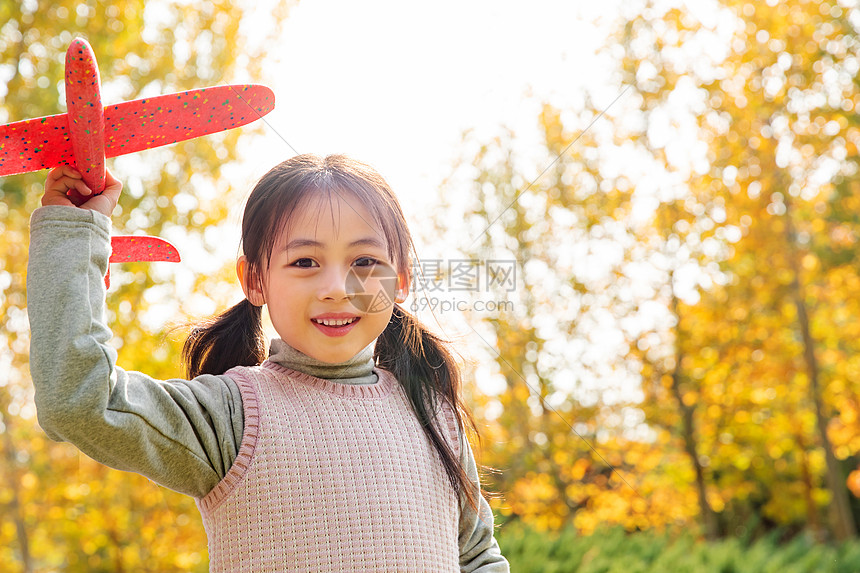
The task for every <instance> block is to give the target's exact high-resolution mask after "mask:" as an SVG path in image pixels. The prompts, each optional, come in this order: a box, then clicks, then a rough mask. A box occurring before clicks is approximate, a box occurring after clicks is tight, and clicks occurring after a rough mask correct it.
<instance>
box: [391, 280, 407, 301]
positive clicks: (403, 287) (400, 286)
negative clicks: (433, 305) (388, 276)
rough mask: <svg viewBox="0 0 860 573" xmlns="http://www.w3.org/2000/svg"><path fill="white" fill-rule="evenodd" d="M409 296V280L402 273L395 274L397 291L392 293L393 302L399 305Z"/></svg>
mask: <svg viewBox="0 0 860 573" xmlns="http://www.w3.org/2000/svg"><path fill="white" fill-rule="evenodd" d="M407 296H409V280H407V278H406V275H405V274H403V273H398V274H397V290H396V291H395V292H394V302H396V303H397V304H401V303H402V302H404V301H405V300H406V297H407Z"/></svg>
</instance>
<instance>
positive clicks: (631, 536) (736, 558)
mask: <svg viewBox="0 0 860 573" xmlns="http://www.w3.org/2000/svg"><path fill="white" fill-rule="evenodd" d="M496 538H497V539H498V541H499V546H500V547H501V549H502V554H503V555H504V556H505V557H506V558H507V559H508V561H509V562H510V564H511V571H512V572H514V573H666V572H672V573H858V572H860V541H851V542H847V543H843V544H840V545H828V544H818V543H815V542H814V541H812V540H811V539H809V538H808V537H804V536H798V537H795V538H794V539H792V540H791V541H789V542H787V543H780V542H779V532H773V533H771V534H770V535H768V536H765V537H762V538H760V539H757V540H755V541H748V540H745V539H734V538H730V539H723V540H720V541H717V542H713V543H708V542H705V541H702V540H698V539H695V538H694V536H693V535H692V534H690V533H686V534H682V535H680V536H677V537H674V538H672V537H670V536H668V535H666V534H660V533H655V532H639V533H627V532H625V531H624V529H623V528H607V529H603V530H601V531H598V532H596V533H594V534H593V535H589V536H580V535H577V534H576V532H575V531H574V530H573V529H572V528H570V529H567V530H565V531H562V532H561V533H555V534H550V533H542V532H538V531H535V530H533V529H531V528H529V527H527V526H525V525H523V524H522V523H520V522H511V523H508V524H506V525H504V526H502V527H501V528H499V530H497V533H496Z"/></svg>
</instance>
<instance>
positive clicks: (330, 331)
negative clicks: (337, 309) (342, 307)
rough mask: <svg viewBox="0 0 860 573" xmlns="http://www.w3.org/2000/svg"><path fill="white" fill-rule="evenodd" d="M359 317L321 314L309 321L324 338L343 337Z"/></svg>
mask: <svg viewBox="0 0 860 573" xmlns="http://www.w3.org/2000/svg"><path fill="white" fill-rule="evenodd" d="M359 320H361V319H360V318H359V317H357V316H354V315H348V314H334V313H332V314H322V315H320V316H317V317H315V318H312V319H311V322H312V323H313V325H314V326H316V327H317V329H319V331H320V332H322V333H323V334H325V335H326V336H344V335H345V334H347V333H348V332H349V331H350V330H352V329H353V327H354V326H355V325H356V323H357V322H358V321H359Z"/></svg>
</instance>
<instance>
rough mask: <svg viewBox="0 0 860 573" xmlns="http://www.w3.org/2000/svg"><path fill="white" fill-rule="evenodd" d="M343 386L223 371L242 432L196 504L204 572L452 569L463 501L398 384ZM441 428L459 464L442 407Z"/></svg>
mask: <svg viewBox="0 0 860 573" xmlns="http://www.w3.org/2000/svg"><path fill="white" fill-rule="evenodd" d="M374 372H376V374H377V376H378V377H379V379H378V381H377V382H376V383H375V384H366V385H353V384H341V383H337V382H331V381H328V380H323V379H321V378H315V377H313V376H310V375H308V374H304V373H301V372H297V371H294V370H290V369H287V368H284V367H283V366H280V365H279V364H276V363H274V362H271V361H268V360H267V361H266V362H264V363H263V364H262V365H261V366H258V367H251V368H248V367H238V368H234V369H232V370H230V371H229V372H227V375H228V376H230V377H231V378H232V379H233V380H235V381H236V383H237V385H238V386H239V389H240V391H241V394H242V403H243V410H244V416H245V428H244V432H243V437H242V443H241V446H240V449H239V453H238V455H237V457H236V460H235V461H234V462H233V465H232V466H231V468H230V470H229V471H228V472H227V475H226V476H225V477H224V479H223V480H221V482H220V483H219V484H218V485H217V486H215V488H214V489H213V490H212V491H211V492H209V493H208V494H207V495H206V496H205V497H203V498H201V499H198V500H197V506H198V508H199V509H200V513H201V515H202V517H203V525H204V527H205V529H206V535H207V537H208V541H209V559H210V571H211V572H212V573H219V572H222V571H224V572H249V573H250V572H276V571H277V572H283V571H308V572H310V571H312V572H315V573H317V572H330V571H350V572H360V571H367V572H371V571H373V572H380V571H385V572H389V571H391V572H394V571H422V572H423V571H459V543H458V531H459V503H458V501H457V499H456V496H455V494H454V491H453V489H452V488H451V485H450V482H449V481H448V477H447V474H446V473H445V469H444V467H443V465H442V463H441V461H440V459H439V457H438V454H437V453H436V451H435V449H434V448H433V446H432V444H431V442H430V441H429V440H428V439H427V438H426V436H425V434H424V431H423V430H422V427H421V424H420V423H419V422H418V420H417V418H416V417H415V415H414V414H413V413H412V411H411V409H410V406H409V402H408V398H407V396H406V394H405V392H404V390H403V388H402V387H401V385H400V384H399V383H398V382H397V380H396V379H395V378H394V376H393V375H392V374H391V373H390V372H387V371H385V370H381V369H378V368H375V369H374ZM436 421H437V424H436V427H437V428H439V429H440V433H441V434H442V436H443V437H444V438H445V439H446V440H449V442H448V443H449V444H450V445H451V446H452V449H453V451H454V453H455V456H459V447H458V446H459V442H458V439H457V426H456V422H455V420H454V417H453V413H451V411H450V409H449V408H446V409H445V415H442V416H438V415H437V418H436Z"/></svg>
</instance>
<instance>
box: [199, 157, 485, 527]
mask: <svg viewBox="0 0 860 573" xmlns="http://www.w3.org/2000/svg"><path fill="white" fill-rule="evenodd" d="M332 192H334V193H349V194H350V195H352V196H353V197H355V198H356V199H357V200H358V201H359V202H360V203H361V204H362V205H364V206H365V207H366V208H367V209H368V211H369V212H370V213H371V215H372V216H373V218H374V220H375V222H376V223H377V225H378V227H379V228H381V229H382V231H383V233H384V235H385V243H386V244H387V245H388V249H389V255H390V257H391V259H392V262H393V263H394V266H395V267H396V269H397V272H398V274H401V275H403V276H404V277H406V278H407V281H409V280H410V279H411V268H410V267H411V265H410V259H409V254H410V253H411V252H414V244H413V242H412V236H411V234H410V233H409V229H408V228H407V226H406V218H405V217H404V216H403V211H402V210H401V209H400V204H399V203H398V201H397V198H396V197H395V196H394V193H393V192H392V190H391V188H390V187H389V186H388V183H386V181H385V179H383V178H382V176H381V175H380V174H379V173H378V172H377V171H376V170H375V169H373V168H372V167H371V166H369V165H367V164H365V163H362V162H360V161H357V160H354V159H351V158H349V157H346V156H344V155H329V156H327V157H325V158H322V157H319V156H316V155H311V154H306V155H299V156H296V157H293V158H291V159H288V160H287V161H284V162H283V163H281V164H279V165H277V166H275V167H274V168H273V169H271V170H270V171H269V172H268V173H266V174H265V175H264V176H263V177H262V178H261V179H260V181H259V182H258V183H257V185H256V186H255V187H254V190H253V191H252V192H251V195H250V197H249V198H248V203H247V204H246V206H245V214H244V216H243V218H242V246H243V250H244V254H245V257H246V258H247V271H246V272H247V273H248V281H249V283H251V284H254V283H256V284H258V285H261V284H262V282H261V281H262V278H263V276H264V271H265V269H266V268H267V266H268V263H269V259H270V257H271V254H272V250H273V249H274V246H275V241H276V239H277V238H278V236H279V235H280V234H281V232H282V231H283V230H284V228H285V227H286V225H287V224H288V222H289V221H290V219H291V217H292V216H293V214H294V213H295V212H296V209H297V208H299V207H300V206H303V205H304V203H303V201H304V200H305V199H307V198H310V197H313V196H315V194H316V195H319V194H330V193H332ZM182 355H183V359H184V362H185V364H186V366H187V374H188V376H189V378H193V377H195V376H199V375H200V374H222V373H224V372H226V371H227V370H229V369H230V368H232V367H234V366H255V365H258V364H260V363H261V362H262V361H263V360H265V358H266V340H265V336H264V334H263V327H262V316H261V309H260V307H256V306H254V305H252V304H251V303H250V302H249V301H248V300H247V299H245V300H243V301H242V302H240V303H239V304H237V305H236V306H234V307H232V308H231V309H229V310H227V311H226V312H224V313H223V314H221V315H219V316H217V317H216V318H214V319H212V320H210V321H208V322H206V323H204V324H201V325H199V326H197V327H196V328H194V329H193V330H192V332H191V335H190V336H189V337H188V339H187V340H186V341H185V346H184V348H183V351H182ZM373 358H374V360H375V361H376V365H377V366H378V367H380V368H384V369H385V370H388V371H389V372H391V373H392V374H393V375H394V377H395V378H396V379H397V381H398V382H399V383H400V385H401V386H402V387H403V389H404V390H405V392H406V395H407V396H408V398H409V403H410V405H411V407H412V411H413V413H414V414H415V416H416V417H417V419H418V421H419V422H420V423H421V425H422V426H423V428H424V433H425V435H426V436H427V438H428V439H429V440H430V443H431V444H432V445H433V447H434V448H435V450H436V452H437V453H438V455H439V458H440V459H441V461H442V464H443V466H444V467H445V472H446V473H447V475H448V480H449V481H450V483H451V486H452V487H453V489H454V491H455V493H456V494H457V495H458V496H463V495H465V498H466V500H467V501H468V503H469V505H470V506H472V508H473V509H474V510H476V511H477V509H478V504H477V498H476V497H475V494H474V492H473V491H472V486H471V484H470V481H469V478H468V476H467V474H466V473H465V468H463V467H462V465H461V464H460V460H459V459H458V458H457V456H455V455H454V452H453V450H452V449H451V447H450V446H449V444H448V442H447V441H446V440H444V439H443V438H442V436H441V435H440V432H439V428H438V427H437V425H436V423H433V421H434V419H436V412H441V411H442V410H441V408H440V406H441V405H442V404H445V405H447V406H448V407H450V408H451V410H452V411H453V412H454V417H455V419H456V421H457V425H458V427H460V428H461V429H463V431H464V432H465V429H466V426H465V423H464V422H468V424H469V427H470V428H471V430H472V432H473V433H474V434H475V435H476V436H477V437H478V439H479V440H480V434H479V433H478V431H477V428H476V426H475V421H474V419H473V418H472V416H471V414H470V413H469V411H468V409H467V408H466V406H465V404H464V403H463V401H462V400H461V398H460V370H459V368H458V366H457V363H456V362H455V360H454V357H453V356H452V354H451V351H450V350H449V349H448V348H447V343H446V342H444V341H443V340H441V339H440V338H439V337H437V336H435V335H434V334H433V333H431V332H430V331H429V330H428V329H427V327H425V326H424V325H423V324H421V322H420V321H418V319H416V318H415V317H414V316H412V315H411V314H409V313H408V312H407V311H406V310H404V309H403V308H402V307H401V306H399V305H397V304H395V305H394V310H393V312H392V315H391V320H390V321H389V323H388V325H387V326H386V328H385V330H384V331H383V333H382V334H381V335H380V337H379V338H378V339H377V342H376V348H375V351H374V356H373ZM440 401H441V404H440Z"/></svg>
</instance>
